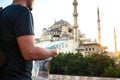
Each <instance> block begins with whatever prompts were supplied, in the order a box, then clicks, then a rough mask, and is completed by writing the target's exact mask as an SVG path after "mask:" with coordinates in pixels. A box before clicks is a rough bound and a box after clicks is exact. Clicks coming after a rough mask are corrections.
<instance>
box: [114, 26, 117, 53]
mask: <svg viewBox="0 0 120 80" xmlns="http://www.w3.org/2000/svg"><path fill="white" fill-rule="evenodd" d="M114 45H115V52H117V42H116V30H115V27H114Z"/></svg>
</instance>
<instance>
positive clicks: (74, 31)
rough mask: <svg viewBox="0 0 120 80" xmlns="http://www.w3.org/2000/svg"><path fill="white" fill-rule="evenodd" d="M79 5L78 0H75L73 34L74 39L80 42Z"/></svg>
mask: <svg viewBox="0 0 120 80" xmlns="http://www.w3.org/2000/svg"><path fill="white" fill-rule="evenodd" d="M77 5H78V2H77V0H74V2H73V6H74V13H73V17H74V25H73V35H74V41H75V42H78V20H77V17H78V13H77Z"/></svg>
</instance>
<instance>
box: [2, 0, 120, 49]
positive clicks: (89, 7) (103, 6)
mask: <svg viewBox="0 0 120 80" xmlns="http://www.w3.org/2000/svg"><path fill="white" fill-rule="evenodd" d="M77 1H78V13H79V15H78V24H79V30H80V31H81V33H84V34H85V35H86V37H87V38H91V39H93V40H94V39H97V33H98V32H97V7H98V6H99V10H100V20H101V42H102V44H103V45H105V46H108V48H109V50H111V51H114V39H113V37H114V36H113V35H114V34H113V33H114V32H113V29H114V27H115V28H116V33H117V43H118V50H120V36H119V35H120V31H119V30H120V4H119V0H77ZM11 2H12V0H0V6H2V7H5V6H7V5H9V4H11ZM72 2H73V0H35V5H34V9H33V11H32V13H33V17H34V23H35V37H40V36H41V34H42V29H43V28H49V27H50V26H52V25H53V24H54V21H55V20H56V21H59V20H61V19H63V20H65V21H68V22H69V23H70V24H71V25H73V15H72V14H73V5H72Z"/></svg>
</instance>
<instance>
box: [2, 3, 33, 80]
mask: <svg viewBox="0 0 120 80" xmlns="http://www.w3.org/2000/svg"><path fill="white" fill-rule="evenodd" d="M33 28H34V27H33V17H32V14H31V11H30V10H29V9H28V8H26V7H24V6H22V5H10V6H8V7H6V8H5V9H4V11H3V12H2V14H0V46H1V48H2V49H3V51H5V53H6V58H7V62H6V66H5V68H4V69H3V73H2V74H4V75H1V74H0V80H14V78H16V79H15V80H17V79H18V80H31V70H32V61H25V60H24V59H23V57H22V55H21V52H20V49H19V47H18V43H17V37H20V36H23V35H34V29H33ZM28 47H29V46H28ZM2 76H3V79H2ZM5 76H6V77H8V78H5Z"/></svg>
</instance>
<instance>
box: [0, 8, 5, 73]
mask: <svg viewBox="0 0 120 80" xmlns="http://www.w3.org/2000/svg"><path fill="white" fill-rule="evenodd" d="M3 11H4V9H2V7H0V15H1V13H2V12H3ZM5 62H6V60H5V54H4V52H3V51H2V49H1V47H0V71H1V70H2V68H3V67H4V65H5Z"/></svg>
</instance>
